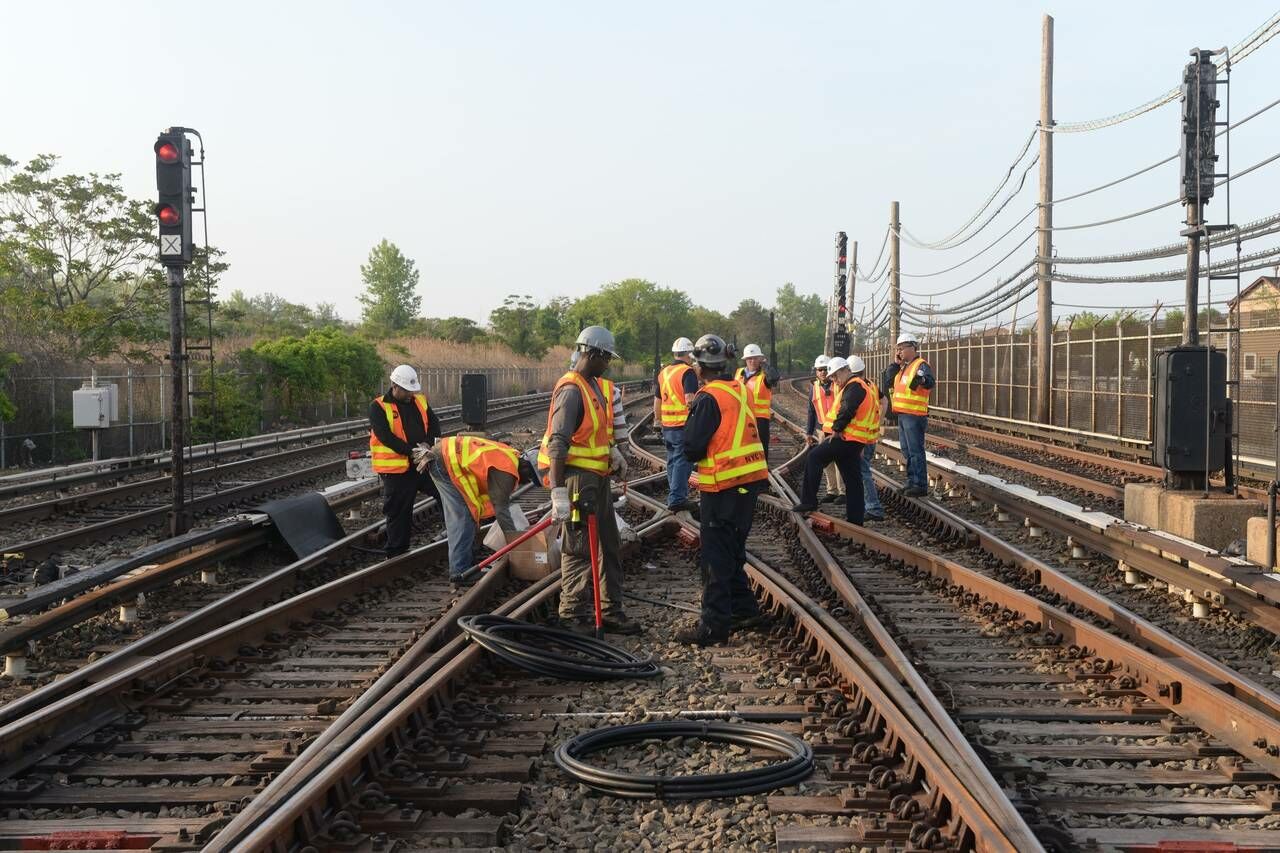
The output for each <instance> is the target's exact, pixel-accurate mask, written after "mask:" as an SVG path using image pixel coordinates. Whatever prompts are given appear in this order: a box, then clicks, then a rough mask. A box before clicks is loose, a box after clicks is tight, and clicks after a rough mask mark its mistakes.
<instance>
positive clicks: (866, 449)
mask: <svg viewBox="0 0 1280 853" xmlns="http://www.w3.org/2000/svg"><path fill="white" fill-rule="evenodd" d="M875 455H876V443H875V442H874V441H873V442H871V443H870V444H866V445H863V447H862V462H861V465H860V467H861V468H862V500H863V503H864V505H865V507H866V514H867V515H884V507H883V506H882V505H881V504H880V493H879V492H877V491H876V481H875V479H874V478H873V477H872V476H871V457H873V456H875ZM845 488H846V489H847V488H849V487H848V486H845Z"/></svg>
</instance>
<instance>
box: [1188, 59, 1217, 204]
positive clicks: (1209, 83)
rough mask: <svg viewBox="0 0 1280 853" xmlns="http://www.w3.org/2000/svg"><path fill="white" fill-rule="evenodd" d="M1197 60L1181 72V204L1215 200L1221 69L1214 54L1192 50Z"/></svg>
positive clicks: (1193, 60) (1189, 63)
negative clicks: (1219, 69)
mask: <svg viewBox="0 0 1280 853" xmlns="http://www.w3.org/2000/svg"><path fill="white" fill-rule="evenodd" d="M1191 55H1192V56H1193V57H1195V58H1194V59H1192V60H1191V61H1190V62H1188V63H1187V65H1186V68H1184V69H1183V71H1182V87H1181V88H1182V145H1181V146H1180V147H1179V152H1178V153H1179V161H1180V163H1181V165H1182V175H1181V180H1180V181H1179V187H1178V188H1179V191H1180V193H1181V196H1180V197H1181V201H1182V203H1183V204H1188V203H1190V202H1194V201H1203V202H1207V201H1208V200H1209V199H1211V198H1213V187H1214V179H1215V178H1217V177H1218V175H1216V174H1214V173H1215V172H1216V171H1217V169H1216V165H1215V164H1216V163H1217V162H1218V157H1217V154H1216V153H1215V152H1214V147H1215V146H1214V143H1215V141H1216V139H1217V135H1218V69H1217V67H1216V66H1215V65H1214V64H1213V58H1212V57H1213V52H1212V51H1208V50H1193V51H1191Z"/></svg>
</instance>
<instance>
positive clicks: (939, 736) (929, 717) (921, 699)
mask: <svg viewBox="0 0 1280 853" xmlns="http://www.w3.org/2000/svg"><path fill="white" fill-rule="evenodd" d="M649 417H652V413H649ZM774 420H775V421H776V422H778V423H779V424H781V425H782V426H784V427H786V428H787V429H789V430H792V431H793V432H795V433H797V434H802V433H803V430H802V429H800V428H799V427H798V426H797V425H796V424H795V423H794V422H793V421H791V420H790V419H789V418H787V417H785V416H783V415H781V414H780V413H779V412H777V411H776V409H775V411H774ZM631 444H632V448H633V451H634V452H635V453H637V454H638V455H641V456H642V457H645V458H647V459H648V460H649V461H650V462H651V463H652V464H655V465H657V466H664V465H665V460H663V459H662V458H661V457H659V456H657V455H656V454H654V453H653V452H651V451H650V450H649V449H648V448H645V447H642V446H641V445H639V444H638V443H637V442H634V441H633V442H632V443H631ZM807 453H808V448H807V447H806V446H804V445H801V447H800V449H799V450H798V452H797V453H796V454H795V455H794V456H792V457H791V458H790V459H788V460H787V461H786V462H785V463H784V464H783V465H781V466H779V467H778V468H777V469H775V470H773V471H771V472H770V477H769V479H770V485H771V486H772V488H773V490H774V491H776V492H777V493H778V494H780V495H782V496H784V497H785V498H787V499H790V500H795V499H796V495H795V492H794V491H793V490H792V489H791V487H790V486H789V485H787V483H786V482H785V481H784V480H783V479H782V477H781V474H780V473H779V472H781V471H783V470H785V469H787V468H789V467H790V466H791V465H794V464H799V462H801V461H802V460H803V459H804V458H805V457H806V455H807ZM633 498H634V500H635V501H639V502H641V503H644V504H646V505H648V506H650V507H653V508H658V507H661V504H660V503H658V502H657V501H655V500H653V499H651V498H648V497H646V496H644V495H639V494H634V495H633ZM761 500H764V501H771V500H772V499H771V498H769V497H768V496H766V497H763V498H762V499H761ZM773 505H774V506H775V507H776V508H777V509H778V510H779V511H780V512H781V513H783V514H784V515H785V516H786V517H787V519H788V521H789V522H790V523H791V525H792V526H793V528H794V529H795V530H796V532H797V534H798V535H799V537H800V542H801V545H802V546H803V547H804V549H805V550H806V551H807V552H808V554H809V556H810V557H811V558H812V559H813V561H814V563H815V565H816V566H817V567H818V569H819V571H820V573H821V574H822V576H823V578H824V579H825V580H826V582H827V584H828V585H829V586H830V587H831V589H832V591H833V592H835V593H836V595H837V596H838V597H839V598H840V599H841V600H842V601H843V602H844V604H845V606H846V607H847V608H848V610H849V614H850V616H851V617H852V618H853V619H855V621H856V622H857V623H858V624H859V626H860V627H862V628H863V629H864V630H866V631H867V632H868V634H869V635H870V636H871V637H872V638H873V640H874V641H875V643H876V646H877V648H878V650H879V652H880V655H881V656H883V657H884V658H885V661H883V662H882V661H881V660H880V657H879V656H877V655H875V654H873V653H872V652H871V650H870V649H867V648H866V647H865V646H864V645H863V644H862V643H861V642H860V641H858V640H857V639H856V638H855V637H854V636H853V635H852V634H851V633H850V632H849V631H848V630H847V629H846V628H844V626H843V625H841V624H840V623H839V622H838V621H837V620H836V619H835V618H834V617H833V616H831V615H830V614H829V613H828V612H827V611H826V610H825V609H823V608H822V607H821V606H819V605H817V604H816V603H815V604H813V609H812V611H810V612H812V613H815V615H816V618H818V619H819V620H821V621H822V623H823V624H824V626H825V628H826V630H827V631H829V632H831V633H832V634H833V636H836V637H838V638H839V639H840V642H841V644H842V646H843V648H844V649H845V650H846V652H847V653H848V654H850V655H851V656H852V658H854V659H855V660H856V661H857V662H858V666H859V667H860V668H861V670H862V671H863V673H864V677H870V678H872V679H873V680H874V682H875V684H876V685H877V686H878V687H879V688H880V689H881V690H883V691H885V693H886V694H887V696H890V697H892V701H893V702H895V703H896V707H897V708H899V709H900V710H901V711H902V713H903V714H905V716H906V718H907V719H908V720H909V721H910V725H911V726H912V728H913V730H914V731H915V732H917V733H918V735H919V736H920V737H921V738H923V739H924V740H925V742H926V743H928V744H929V749H931V750H935V751H937V752H938V753H939V754H941V755H943V756H944V757H945V761H946V764H947V766H948V767H950V768H951V769H952V770H953V772H954V773H955V774H956V775H957V776H958V777H960V778H961V779H962V780H963V783H964V785H965V788H966V790H967V791H968V792H969V795H970V796H971V797H973V799H974V801H975V802H977V803H979V804H980V805H981V808H982V809H983V811H984V813H985V814H987V815H990V816H991V818H992V819H993V820H995V821H996V822H997V823H998V824H999V825H1000V826H1002V827H1003V828H1004V831H1005V832H1007V833H1008V834H1009V835H1010V836H1011V837H1012V838H1013V839H1014V840H1015V841H1016V842H1017V843H1016V844H1015V849H1018V850H1026V851H1034V850H1041V849H1042V848H1041V846H1040V842H1039V841H1038V840H1037V839H1036V838H1035V835H1034V833H1033V832H1032V831H1031V829H1030V828H1029V827H1028V826H1027V825H1026V822H1025V820H1024V819H1023V817H1022V815H1021V814H1020V813H1019V812H1018V810H1017V808H1016V807H1015V806H1014V805H1013V803H1012V802H1010V800H1009V798H1008V797H1007V796H1006V795H1005V794H1004V792H1003V790H1002V789H1001V787H1000V784H999V783H998V782H997V781H996V780H995V778H994V777H993V776H992V775H991V773H990V771H988V770H987V767H986V765H985V764H984V763H983V761H982V759H981V758H980V757H979V756H978V754H977V752H976V751H975V750H974V749H973V746H972V745H971V744H970V743H969V741H968V740H967V739H966V738H965V736H964V735H963V733H962V732H961V731H960V729H959V727H958V726H957V725H956V723H955V721H954V720H953V719H952V718H951V716H950V715H949V714H948V713H947V711H946V709H945V708H944V707H943V705H942V703H941V702H940V701H939V699H938V697H937V696H936V695H934V693H933V691H932V690H930V689H929V686H928V684H927V682H926V681H925V680H924V678H923V677H922V676H921V675H920V673H919V671H918V670H917V669H916V668H915V666H914V665H913V664H912V663H911V660H910V658H909V656H908V655H907V654H906V653H905V652H904V651H903V650H902V649H901V647H899V646H898V644H897V641H896V640H894V639H893V637H892V635H891V634H890V633H889V631H888V629H887V628H886V627H885V626H884V625H883V623H882V622H881V621H880V619H879V618H878V617H877V616H876V615H875V613H874V611H872V609H871V607H870V606H869V605H868V603H867V602H866V600H865V599H864V598H863V597H862V595H861V593H859V592H858V590H857V589H856V588H855V587H854V585H853V583H852V582H851V581H850V580H849V578H848V576H847V575H845V573H844V571H843V569H842V568H841V566H840V564H839V562H838V561H837V560H836V559H835V558H834V557H833V556H832V555H831V553H830V552H829V551H828V550H827V548H826V546H825V545H823V544H822V542H821V541H820V540H819V539H818V537H817V536H816V535H814V533H813V531H812V530H810V529H809V528H808V526H807V525H805V524H804V523H803V519H802V518H801V517H800V516H799V515H796V514H795V513H792V512H790V511H789V509H788V508H787V507H786V506H784V505H782V504H781V503H774V504H773ZM679 521H680V523H681V524H682V525H683V526H684V527H685V528H686V529H688V530H689V531H690V532H692V533H695V534H697V533H699V526H698V525H697V523H696V522H692V521H687V520H685V519H683V518H682V519H679ZM747 559H748V563H749V567H754V568H755V569H756V570H758V571H762V572H763V571H772V570H770V569H769V568H768V566H767V565H766V564H764V563H763V561H761V560H760V559H759V558H758V557H756V556H754V555H753V554H751V553H750V552H748V554H747ZM782 582H783V583H785V584H786V585H787V586H788V587H789V588H790V589H789V591H794V593H795V594H798V595H801V596H803V593H801V592H800V591H799V590H798V589H795V588H794V587H793V586H791V585H790V583H789V582H788V581H782ZM805 600H808V599H807V596H805ZM890 667H891V668H892V670H893V672H890ZM855 683H861V682H855Z"/></svg>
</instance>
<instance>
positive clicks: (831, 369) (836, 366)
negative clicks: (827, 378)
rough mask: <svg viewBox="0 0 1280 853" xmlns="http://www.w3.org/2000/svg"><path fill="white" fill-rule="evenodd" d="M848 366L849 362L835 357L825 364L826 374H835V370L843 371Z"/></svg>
mask: <svg viewBox="0 0 1280 853" xmlns="http://www.w3.org/2000/svg"><path fill="white" fill-rule="evenodd" d="M848 366H849V362H847V361H845V360H844V359H843V358H841V357H840V356H836V357H835V358H833V359H831V360H830V361H828V362H827V372H828V373H835V372H836V371H837V370H844V369H845V368H846V367H848Z"/></svg>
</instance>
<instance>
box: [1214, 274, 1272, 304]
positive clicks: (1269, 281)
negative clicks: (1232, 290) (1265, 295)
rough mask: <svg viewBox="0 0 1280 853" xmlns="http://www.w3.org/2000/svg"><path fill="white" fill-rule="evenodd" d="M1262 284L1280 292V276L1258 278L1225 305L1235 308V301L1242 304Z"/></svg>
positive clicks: (1261, 276)
mask: <svg viewBox="0 0 1280 853" xmlns="http://www.w3.org/2000/svg"><path fill="white" fill-rule="evenodd" d="M1264 284H1267V285H1270V286H1271V287H1272V288H1273V289H1274V290H1278V291H1280V276H1274V275H1260V276H1258V278H1257V279H1256V280H1255V281H1254V282H1253V284H1251V285H1249V286H1248V287H1246V288H1245V289H1244V290H1242V291H1240V295H1239V296H1236V297H1233V298H1232V299H1231V301H1230V302H1228V303H1227V305H1229V306H1230V307H1231V308H1235V307H1236V302H1237V301H1240V302H1243V301H1244V300H1246V299H1248V298H1249V297H1250V296H1251V295H1253V292H1254V291H1255V290H1256V289H1257V288H1259V287H1260V286H1262V285H1264Z"/></svg>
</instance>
